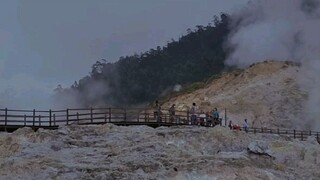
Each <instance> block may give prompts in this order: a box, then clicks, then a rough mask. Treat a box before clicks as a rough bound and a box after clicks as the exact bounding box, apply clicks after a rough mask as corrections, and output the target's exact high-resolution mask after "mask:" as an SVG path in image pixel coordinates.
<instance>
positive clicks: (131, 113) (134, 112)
mask: <svg viewBox="0 0 320 180" xmlns="http://www.w3.org/2000/svg"><path fill="white" fill-rule="evenodd" d="M161 112H162V113H160V114H161V115H160V116H155V114H154V110H153V109H142V108H130V109H127V108H88V109H65V110H48V111H39V110H35V109H33V110H12V109H7V108H5V109H0V127H2V129H7V128H10V127H11V128H17V127H24V126H28V127H33V128H39V127H42V128H57V127H58V126H59V125H69V124H103V123H114V124H119V125H142V124H144V125H151V126H152V125H153V126H161V125H162V126H170V125H179V124H180V125H186V124H188V122H189V121H190V115H189V112H187V111H176V113H175V116H174V118H172V117H170V115H169V113H168V110H162V111H161Z"/></svg>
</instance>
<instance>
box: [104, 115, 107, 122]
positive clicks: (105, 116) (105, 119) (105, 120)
mask: <svg viewBox="0 0 320 180" xmlns="http://www.w3.org/2000/svg"><path fill="white" fill-rule="evenodd" d="M104 122H105V123H106V122H107V114H104Z"/></svg>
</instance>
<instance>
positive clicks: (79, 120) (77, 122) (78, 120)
mask: <svg viewBox="0 0 320 180" xmlns="http://www.w3.org/2000/svg"><path fill="white" fill-rule="evenodd" d="M79 121H80V120H79V112H77V124H80V122H79Z"/></svg>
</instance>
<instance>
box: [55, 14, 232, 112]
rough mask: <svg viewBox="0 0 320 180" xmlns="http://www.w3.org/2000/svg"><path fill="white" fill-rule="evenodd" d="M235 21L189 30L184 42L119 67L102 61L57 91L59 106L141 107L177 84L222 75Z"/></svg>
mask: <svg viewBox="0 0 320 180" xmlns="http://www.w3.org/2000/svg"><path fill="white" fill-rule="evenodd" d="M229 23H230V18H229V16H228V15H227V14H224V13H222V14H221V15H220V16H219V17H218V16H214V18H213V20H212V23H209V24H208V25H207V26H200V25H199V26H196V28H195V29H193V30H191V29H187V34H186V35H183V36H181V37H180V38H179V39H177V40H175V39H171V41H170V42H168V43H167V45H165V46H163V47H160V46H158V47H157V48H156V49H150V50H148V51H147V52H144V53H141V54H134V55H131V56H125V57H120V58H119V60H118V61H116V62H114V63H110V62H107V61H106V60H101V61H97V62H96V63H95V64H93V65H92V67H91V72H90V73H89V75H87V76H85V77H83V78H82V79H80V80H79V81H76V82H75V83H74V84H73V85H72V86H71V87H69V88H65V89H64V88H62V87H61V86H58V88H57V89H55V91H56V95H55V96H56V100H57V101H59V100H61V99H62V98H65V97H66V96H69V97H73V99H74V100H76V101H77V105H78V106H80V105H81V106H84V107H88V106H95V105H99V104H101V105H102V104H107V105H115V106H119V105H136V104H141V103H144V102H150V101H153V100H155V99H157V98H159V97H160V96H161V95H163V94H165V93H166V92H170V90H171V89H172V88H173V86H174V85H176V84H181V85H185V84H190V83H194V82H198V81H202V80H204V79H206V78H209V77H210V76H213V75H216V74H219V73H221V71H223V70H224V69H225V65H224V61H225V59H226V56H227V55H228V52H229V51H230V50H229V49H226V48H225V46H224V43H225V41H226V38H227V37H228V35H229V33H230V30H229V28H228V27H229Z"/></svg>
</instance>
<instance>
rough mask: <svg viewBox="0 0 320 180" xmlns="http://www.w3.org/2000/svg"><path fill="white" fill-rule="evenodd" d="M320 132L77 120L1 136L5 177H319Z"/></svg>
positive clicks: (0, 165)
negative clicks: (303, 134) (294, 135)
mask: <svg viewBox="0 0 320 180" xmlns="http://www.w3.org/2000/svg"><path fill="white" fill-rule="evenodd" d="M319 147H320V146H319V144H318V142H317V141H316V140H315V138H314V137H309V138H308V140H307V141H298V140H295V139H291V138H289V137H285V136H278V135H271V134H268V135H266V134H257V135H254V134H247V133H244V132H242V131H231V130H229V129H227V128H224V127H214V128H206V127H197V126H177V127H160V128H156V129H153V128H150V127H147V126H129V127H121V126H115V125H111V124H105V125H82V126H81V125H70V126H64V127H60V128H59V129H58V130H43V129H39V130H38V131H37V132H33V131H32V130H31V129H30V128H22V129H19V130H17V131H15V132H13V133H1V134H0V179H217V180H218V179H221V180H222V179H228V180H229V179H270V180H271V179H310V178H311V179H319V178H320V171H319V167H320V148H319Z"/></svg>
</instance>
